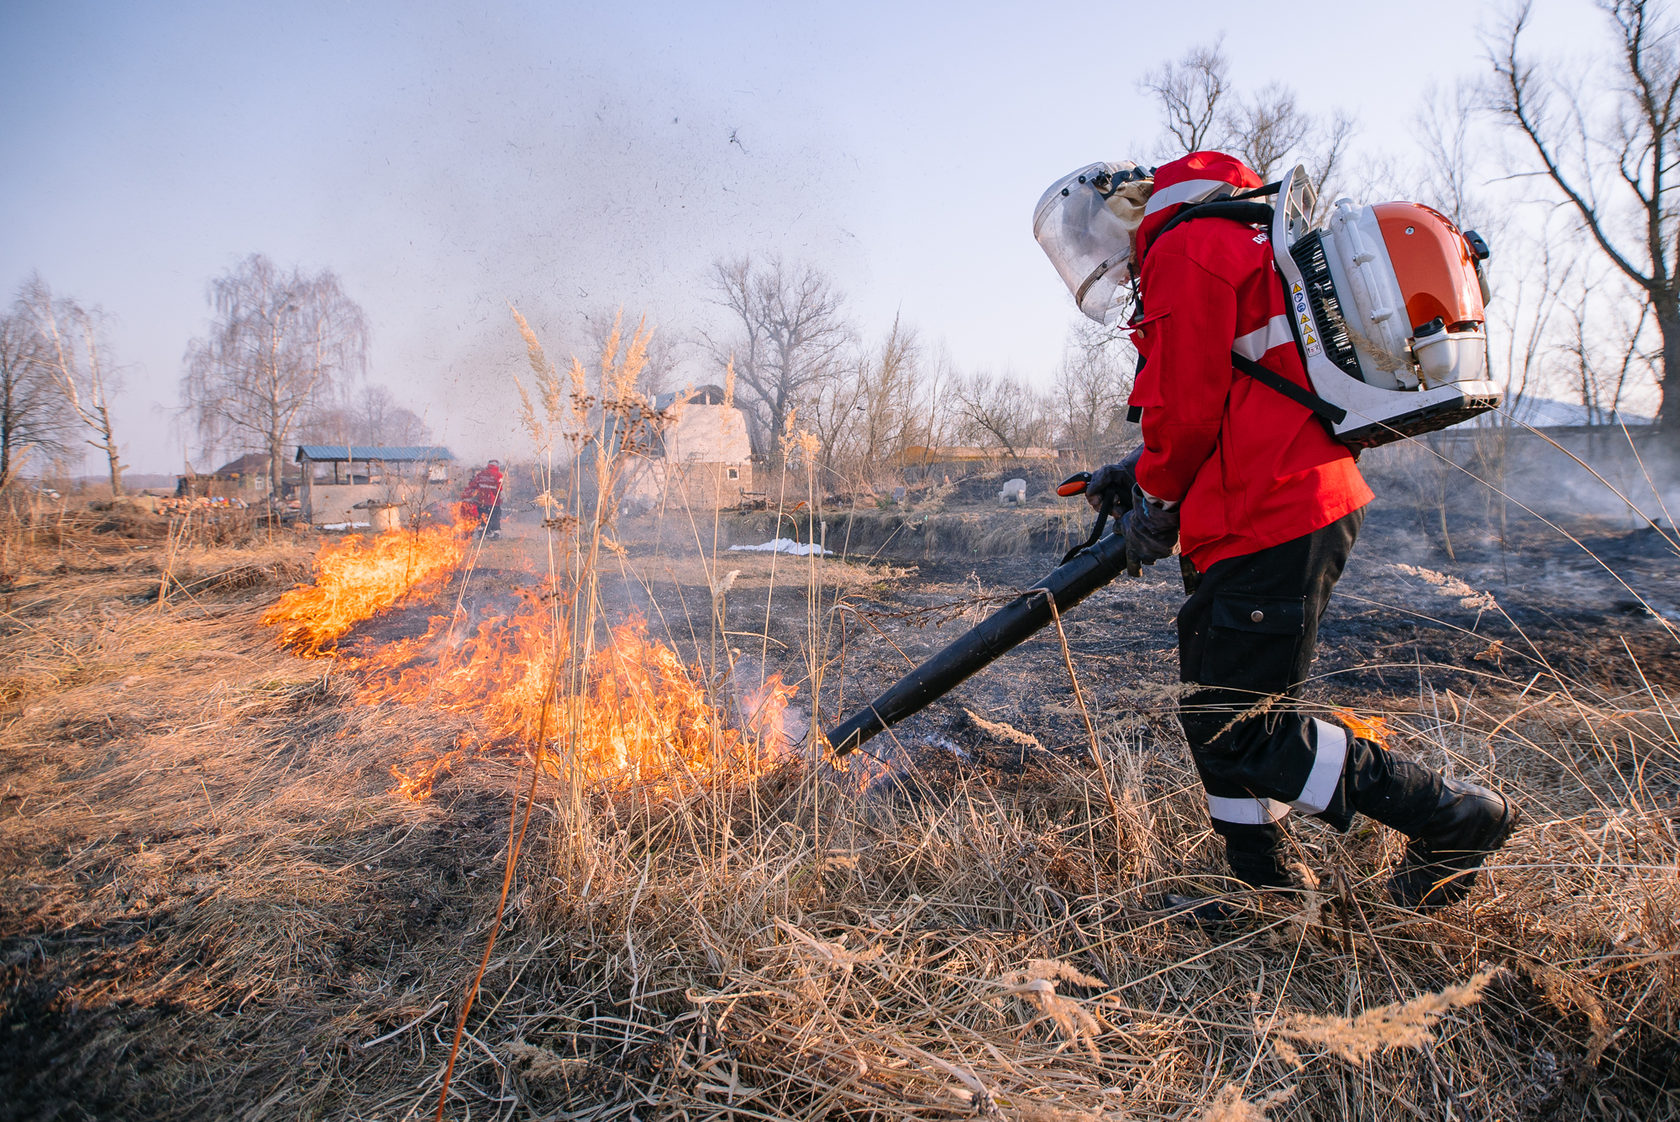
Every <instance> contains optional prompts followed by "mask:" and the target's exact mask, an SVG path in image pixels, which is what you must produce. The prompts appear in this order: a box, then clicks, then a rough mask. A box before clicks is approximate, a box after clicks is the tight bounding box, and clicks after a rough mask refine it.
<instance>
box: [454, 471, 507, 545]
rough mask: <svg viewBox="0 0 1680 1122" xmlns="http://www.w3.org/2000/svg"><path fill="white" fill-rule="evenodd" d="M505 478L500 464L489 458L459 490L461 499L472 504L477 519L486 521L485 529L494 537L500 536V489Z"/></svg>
mask: <svg viewBox="0 0 1680 1122" xmlns="http://www.w3.org/2000/svg"><path fill="white" fill-rule="evenodd" d="M506 479H507V477H506V476H504V475H503V474H502V465H501V464H499V463H497V462H496V461H495V460H491V461H490V462H489V463H488V464H486V465H484V467H482V468H480V469H479V470H478V472H477V474H475V475H474V476H473V477H472V479H470V480H469V481H468V482H467V486H466V488H465V489H464V490H463V491H462V492H461V501H462V502H463V503H470V504H472V506H473V507H474V508H475V509H476V510H477V512H478V513H477V517H478V518H479V520H480V521H483V522H486V523H487V525H486V526H485V529H486V531H487V532H488V533H489V534H490V536H491V537H495V538H499V537H501V536H502V490H503V486H504V484H505V482H506Z"/></svg>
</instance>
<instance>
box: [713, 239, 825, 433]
mask: <svg viewBox="0 0 1680 1122" xmlns="http://www.w3.org/2000/svg"><path fill="white" fill-rule="evenodd" d="M710 281H711V288H712V291H713V293H714V297H715V301H716V303H718V304H719V305H720V306H722V307H723V308H725V309H727V310H728V311H729V313H730V321H729V322H730V328H729V330H728V331H727V332H726V333H724V334H723V335H721V336H718V337H715V338H714V337H710V336H708V337H707V343H708V344H709V345H710V347H711V350H712V352H713V354H714V356H715V357H716V359H717V361H718V365H719V366H720V367H722V366H723V365H724V364H725V363H727V362H729V361H731V360H732V361H733V362H734V364H735V378H736V383H737V386H738V389H737V393H739V394H740V395H741V398H742V401H743V404H744V405H745V406H746V407H747V410H748V413H747V415H748V417H749V418H751V420H752V425H753V429H754V436H755V438H756V442H757V444H758V446H759V447H760V448H763V449H764V450H765V451H766V452H767V453H768V454H769V455H770V457H771V459H772V460H773V461H774V460H779V459H780V457H781V454H782V442H783V440H784V439H785V438H786V436H787V433H786V431H785V430H786V429H787V427H788V425H787V418H788V414H789V413H790V412H791V411H792V410H794V409H795V408H796V407H798V406H799V405H800V404H801V403H802V401H803V400H805V399H806V398H807V397H808V396H809V395H810V394H812V393H813V392H814V391H815V389H816V387H817V386H818V385H819V384H820V383H821V382H822V381H823V379H825V378H829V377H832V376H833V375H834V374H835V373H836V371H837V367H838V364H839V363H840V361H841V359H842V358H843V356H844V354H845V350H846V348H847V346H848V345H850V343H851V339H852V334H851V329H850V328H849V327H848V326H847V324H846V321H845V318H844V315H843V311H842V308H843V300H842V298H841V295H840V293H839V292H838V291H836V290H835V288H834V285H833V284H832V282H830V280H829V279H828V277H827V276H826V275H825V274H823V273H822V272H820V271H818V270H817V269H815V268H813V267H811V266H809V265H789V264H786V263H784V262H783V261H782V259H781V258H779V257H772V258H770V259H769V260H768V261H766V262H763V263H755V262H754V261H753V260H752V258H750V257H738V258H735V259H734V260H729V261H719V262H717V263H716V264H714V265H713V266H712V273H711V278H710ZM743 391H744V392H743Z"/></svg>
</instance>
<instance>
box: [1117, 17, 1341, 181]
mask: <svg viewBox="0 0 1680 1122" xmlns="http://www.w3.org/2000/svg"><path fill="white" fill-rule="evenodd" d="M1222 44H1223V40H1221V39H1216V40H1214V42H1213V43H1212V44H1211V45H1209V46H1198V47H1192V48H1191V49H1190V50H1189V51H1187V52H1185V54H1184V56H1183V57H1182V58H1180V59H1178V60H1176V61H1173V62H1169V63H1166V64H1164V65H1163V66H1162V67H1161V68H1160V69H1158V70H1152V71H1149V72H1148V73H1147V74H1145V75H1144V77H1143V80H1142V81H1141V82H1139V83H1138V85H1139V88H1140V89H1141V90H1142V91H1143V92H1144V93H1146V94H1150V95H1152V96H1153V97H1154V98H1155V101H1156V103H1157V104H1158V105H1159V106H1160V109H1161V117H1162V122H1163V124H1164V126H1165V128H1166V131H1167V136H1168V137H1170V138H1171V139H1170V141H1166V142H1164V143H1163V144H1162V145H1160V149H1161V151H1162V153H1163V154H1170V155H1172V156H1181V155H1183V154H1184V153H1186V152H1195V151H1198V150H1200V149H1204V148H1218V149H1221V150H1223V151H1226V152H1229V153H1230V154H1231V155H1233V156H1236V157H1237V158H1238V159H1240V160H1242V161H1243V163H1245V164H1247V165H1248V166H1249V167H1251V168H1253V169H1254V170H1255V171H1256V172H1257V173H1259V175H1260V178H1261V179H1262V180H1264V181H1270V180H1271V179H1273V178H1274V177H1275V176H1277V175H1279V174H1281V173H1282V172H1283V171H1284V170H1285V169H1286V168H1288V167H1289V166H1291V165H1292V164H1294V163H1302V164H1305V165H1306V166H1307V172H1308V174H1309V175H1310V176H1311V177H1312V181H1313V183H1315V184H1317V185H1318V187H1319V196H1320V202H1321V205H1324V206H1328V201H1329V200H1330V199H1333V198H1334V197H1335V191H1334V186H1333V185H1334V183H1335V179H1336V176H1337V175H1338V174H1339V173H1340V171H1341V165H1342V161H1343V158H1344V156H1345V155H1346V150H1347V144H1348V141H1349V140H1350V139H1351V138H1352V136H1353V128H1354V121H1353V118H1351V117H1349V116H1347V115H1346V114H1345V113H1342V112H1341V111H1339V110H1338V111H1335V112H1332V113H1331V114H1330V115H1329V116H1327V117H1322V118H1321V117H1319V116H1317V115H1315V114H1312V113H1308V112H1307V111H1305V110H1304V109H1302V108H1301V106H1300V103H1299V101H1298V100H1297V98H1296V96H1295V91H1294V90H1292V89H1290V88H1289V87H1288V86H1285V85H1282V84H1281V83H1277V82H1273V83H1271V84H1270V85H1268V86H1266V87H1264V88H1263V89H1261V90H1259V91H1258V92H1256V93H1253V94H1247V95H1245V94H1243V93H1242V92H1241V91H1238V90H1235V89H1233V88H1232V85H1231V80H1230V69H1231V67H1230V60H1229V59H1227V58H1226V57H1225V51H1224V48H1223V45H1222Z"/></svg>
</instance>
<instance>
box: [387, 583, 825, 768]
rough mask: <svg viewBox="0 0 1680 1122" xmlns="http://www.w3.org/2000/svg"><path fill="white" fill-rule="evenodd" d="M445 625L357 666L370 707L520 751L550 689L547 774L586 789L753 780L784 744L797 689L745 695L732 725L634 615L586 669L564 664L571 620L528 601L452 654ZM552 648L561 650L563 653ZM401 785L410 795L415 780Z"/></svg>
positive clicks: (775, 685)
mask: <svg viewBox="0 0 1680 1122" xmlns="http://www.w3.org/2000/svg"><path fill="white" fill-rule="evenodd" d="M445 623H446V621H445V620H443V619H441V618H440V619H436V620H434V621H433V626H432V629H431V631H430V632H428V634H427V635H426V636H424V637H422V638H420V639H417V640H414V641H412V642H409V643H403V644H393V645H391V646H389V647H387V648H385V649H384V650H382V651H380V652H378V653H376V654H375V655H373V656H372V657H370V658H368V659H366V660H364V661H363V662H362V663H361V664H360V665H361V668H362V669H363V670H364V671H365V672H366V677H365V679H364V681H365V686H364V688H365V691H366V694H367V696H368V697H369V699H370V700H388V701H398V702H404V703H410V704H413V703H420V704H426V705H430V706H432V707H434V708H437V709H440V710H443V711H446V712H453V713H459V714H462V715H464V716H467V717H469V718H471V719H472V720H473V721H474V723H475V724H476V725H477V726H478V728H479V730H480V733H481V735H482V737H483V743H484V745H486V746H488V745H494V744H510V743H525V742H529V740H530V739H532V738H533V737H535V736H536V734H537V732H538V725H539V722H540V721H541V716H542V708H543V702H544V698H545V696H546V695H547V692H548V690H549V688H550V685H551V682H554V683H555V692H554V697H553V701H552V709H551V711H550V716H549V724H548V727H549V733H548V737H547V741H548V742H547V744H545V745H544V752H543V765H544V767H545V768H546V769H547V770H548V771H549V772H550V773H551V774H569V775H571V776H574V777H575V778H577V779H579V780H582V781H585V782H600V781H605V782H609V783H611V784H614V785H627V784H631V783H657V782H662V781H665V780H668V779H675V778H678V777H680V776H684V775H686V776H692V777H696V778H705V777H710V776H715V775H719V774H722V773H724V772H726V771H732V772H739V771H740V770H742V769H748V770H751V769H753V768H754V767H755V766H756V760H758V759H762V758H763V757H764V756H765V755H766V750H768V754H769V755H774V752H775V749H776V748H777V747H779V746H780V744H781V740H782V732H781V730H782V714H783V711H784V710H785V709H786V708H787V704H788V699H789V697H791V696H792V694H793V692H794V691H793V690H792V689H791V688H790V687H788V686H785V685H783V684H782V681H781V679H780V678H779V677H775V678H772V679H770V680H769V681H767V682H765V684H764V686H763V687H762V688H761V689H759V690H758V691H756V692H755V693H754V694H753V695H751V696H749V697H748V698H747V699H746V700H745V701H744V703H743V704H742V710H743V712H742V713H741V715H740V717H739V719H738V720H735V721H731V720H729V719H728V718H727V717H726V716H725V714H723V713H720V712H719V710H718V708H717V706H715V705H714V704H713V702H712V700H711V698H710V697H709V696H708V691H707V688H706V686H705V684H704V681H703V678H702V676H701V675H700V674H699V672H698V671H696V670H694V669H691V668H689V667H687V666H684V665H683V662H682V660H681V658H679V657H678V655H677V653H676V652H675V651H673V650H672V649H671V648H670V647H667V646H665V645H664V644H663V643H660V642H658V641H656V640H654V639H652V638H650V637H649V636H648V633H647V623H646V621H645V620H643V619H642V618H640V617H635V618H632V619H631V620H629V621H628V622H626V623H624V624H622V625H620V626H619V627H616V628H614V629H613V630H612V632H611V633H610V636H609V638H608V641H607V642H606V643H605V644H604V645H603V646H602V647H601V648H600V649H598V650H596V651H594V652H593V653H592V654H591V655H590V656H589V657H588V658H587V659H585V660H583V663H582V665H578V664H576V663H575V662H574V661H573V660H571V659H569V658H568V657H567V652H569V650H570V636H569V635H568V634H567V619H566V616H565V615H564V614H563V613H561V612H559V611H558V610H555V609H553V608H551V607H547V606H545V605H543V604H542V603H541V602H539V601H538V600H537V599H536V598H534V597H528V598H527V600H526V603H525V604H524V606H523V607H522V608H521V609H520V610H519V611H518V612H516V613H514V614H512V615H510V616H504V617H499V618H495V619H489V620H486V621H484V622H483V623H481V624H480V625H479V626H478V628H477V630H476V631H475V632H474V633H473V634H472V635H470V636H468V637H467V638H466V639H465V640H463V641H462V642H460V643H459V644H458V645H451V644H450V643H449V642H448V641H447V636H448V634H449V632H448V629H447V627H446V626H445ZM556 636H558V637H559V638H558V640H557V639H556ZM557 642H559V643H565V644H566V646H565V647H564V648H563V649H562V650H561V651H560V652H558V653H557V652H556V649H555V648H556V644H557ZM440 645H441V646H443V647H444V650H443V651H442V653H441V654H440V655H438V656H437V657H435V658H434V657H433V654H432V652H433V651H434V650H435V649H436V648H437V647H438V646H440ZM569 679H572V680H569ZM755 749H757V750H758V751H756V752H755ZM416 774H417V773H416ZM400 778H401V779H402V780H403V783H404V788H403V790H404V793H405V794H406V793H409V790H410V787H409V784H410V777H409V776H408V775H404V776H401V777H400ZM422 797H423V796H422Z"/></svg>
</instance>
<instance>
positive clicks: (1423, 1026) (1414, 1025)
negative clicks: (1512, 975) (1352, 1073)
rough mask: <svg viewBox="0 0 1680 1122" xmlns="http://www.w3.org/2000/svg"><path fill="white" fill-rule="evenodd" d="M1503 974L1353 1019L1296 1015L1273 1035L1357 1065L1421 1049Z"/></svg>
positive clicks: (1488, 973) (1487, 973) (1490, 972)
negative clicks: (1441, 1023)
mask: <svg viewBox="0 0 1680 1122" xmlns="http://www.w3.org/2000/svg"><path fill="white" fill-rule="evenodd" d="M1500 973H1501V968H1499V967H1493V968H1490V969H1487V970H1483V971H1482V972H1481V973H1479V974H1477V975H1476V976H1475V977H1473V978H1471V979H1470V980H1469V981H1468V982H1466V983H1464V984H1463V985H1462V986H1448V987H1447V988H1446V989H1444V990H1442V991H1441V992H1440V993H1426V994H1420V995H1419V996H1417V997H1414V998H1412V999H1411V1000H1409V1001H1400V1002H1395V1003H1394V1004H1392V1005H1380V1006H1378V1007H1377V1008H1375V1009H1367V1010H1365V1011H1364V1012H1363V1013H1360V1014H1359V1015H1358V1016H1355V1017H1318V1016H1313V1015H1311V1014H1307V1013H1292V1014H1290V1015H1289V1016H1288V1017H1286V1018H1285V1019H1284V1020H1283V1021H1282V1022H1281V1023H1280V1024H1277V1025H1275V1026H1273V1029H1272V1031H1273V1032H1276V1033H1278V1034H1279V1035H1280V1036H1284V1037H1287V1038H1288V1039H1290V1040H1292V1041H1295V1042H1296V1043H1298V1044H1309V1045H1314V1046H1316V1047H1319V1048H1322V1049H1323V1050H1324V1051H1326V1052H1329V1053H1330V1054H1331V1055H1335V1056H1340V1057H1341V1058H1342V1059H1344V1060H1347V1061H1348V1062H1349V1063H1355V1064H1362V1063H1364V1062H1365V1061H1366V1060H1368V1059H1370V1058H1371V1057H1372V1056H1374V1055H1377V1054H1379V1053H1382V1052H1390V1051H1393V1050H1394V1049H1396V1048H1415V1049H1418V1050H1420V1051H1421V1050H1422V1049H1423V1048H1425V1047H1426V1046H1428V1045H1429V1044H1432V1043H1434V1041H1435V1034H1434V1032H1433V1031H1432V1029H1433V1027H1434V1024H1435V1022H1436V1021H1438V1020H1440V1019H1441V1018H1442V1017H1443V1016H1445V1015H1446V1014H1447V1013H1448V1012H1450V1011H1451V1010H1453V1009H1461V1008H1463V1007H1465V1006H1467V1005H1474V1004H1476V1003H1477V1002H1478V1001H1480V1000H1481V999H1482V991H1483V990H1485V989H1486V988H1487V985H1488V983H1489V982H1491V981H1492V980H1493V979H1494V978H1495V977H1497V976H1498V975H1499V974H1500Z"/></svg>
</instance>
